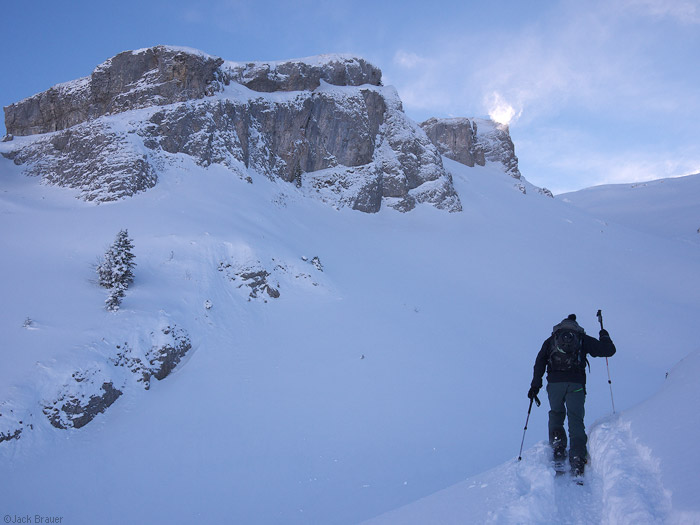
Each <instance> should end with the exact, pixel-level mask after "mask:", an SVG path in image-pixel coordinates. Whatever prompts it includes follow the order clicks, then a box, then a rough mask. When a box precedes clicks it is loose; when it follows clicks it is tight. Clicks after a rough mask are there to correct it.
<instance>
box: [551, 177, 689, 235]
mask: <svg viewBox="0 0 700 525" xmlns="http://www.w3.org/2000/svg"><path fill="white" fill-rule="evenodd" d="M558 197H559V198H560V199H562V200H564V202H568V203H571V204H573V205H575V206H578V207H580V208H583V209H584V210H586V211H588V212H589V213H591V215H595V216H596V217H600V218H601V219H604V220H606V221H611V222H615V223H617V224H623V225H625V226H627V227H629V228H633V229H636V230H639V231H643V232H645V233H651V234H654V235H659V236H662V237H667V238H668V237H670V238H675V239H679V240H684V241H686V242H688V241H689V242H695V243H698V244H700V204H699V201H698V199H699V198H700V173H696V174H695V175H687V176H685V177H676V178H672V179H659V180H652V181H648V182H637V183H634V184H606V185H603V186H594V187H592V188H586V189H584V190H579V191H575V192H571V193H563V194H561V195H559V196H558Z"/></svg>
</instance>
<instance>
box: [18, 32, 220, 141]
mask: <svg viewBox="0 0 700 525" xmlns="http://www.w3.org/2000/svg"><path fill="white" fill-rule="evenodd" d="M223 62H224V61H223V60H222V59H221V58H218V57H212V56H209V55H206V54H204V53H201V52H197V51H194V50H188V49H180V48H173V47H166V46H156V47H152V48H148V49H141V50H137V51H125V52H123V53H119V54H118V55H116V56H115V57H112V58H110V59H109V60H107V61H105V62H104V63H102V64H100V65H99V66H97V67H96V68H95V70H94V71H93V72H92V74H91V75H90V76H88V77H84V78H81V79H78V80H73V81H71V82H66V83H63V84H58V85H56V86H54V87H52V88H50V89H48V90H47V91H44V92H42V93H38V94H36V95H34V96H32V97H29V98H27V99H24V100H22V101H20V102H17V103H15V104H11V105H10V106H7V107H6V108H5V127H6V128H7V132H8V133H9V134H12V135H15V136H21V135H35V134H38V133H48V132H51V131H58V130H62V129H66V128H69V127H71V126H74V125H76V124H79V123H81V122H87V121H88V120H91V119H94V118H97V117H100V116H102V115H107V114H115V113H121V112H124V111H128V110H131V109H137V108H145V107H149V106H154V105H157V106H162V105H166V104H172V103H174V102H181V101H185V100H191V99H198V98H203V97H204V96H205V95H211V94H213V92H214V91H216V90H217V89H219V84H218V83H217V82H216V81H217V80H221V71H220V66H221V65H222V64H223Z"/></svg>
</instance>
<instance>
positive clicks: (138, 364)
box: [112, 325, 192, 390]
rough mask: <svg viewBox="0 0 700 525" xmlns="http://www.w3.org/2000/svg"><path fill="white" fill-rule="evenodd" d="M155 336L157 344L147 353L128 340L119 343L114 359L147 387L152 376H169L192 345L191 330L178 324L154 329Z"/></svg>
mask: <svg viewBox="0 0 700 525" xmlns="http://www.w3.org/2000/svg"><path fill="white" fill-rule="evenodd" d="M151 338H152V340H154V344H153V345H152V346H151V347H150V348H149V349H148V350H147V351H146V352H145V353H139V350H138V349H136V348H134V347H133V346H131V345H129V344H128V343H124V344H123V345H119V346H117V349H118V350H119V352H118V353H117V356H116V358H115V359H113V360H112V362H113V363H114V365H116V366H122V367H125V368H127V369H128V370H130V371H131V373H133V374H134V375H135V376H136V377H137V382H139V383H143V385H144V388H145V389H146V390H148V389H149V388H150V387H151V377H155V378H156V379H158V380H159V381H160V380H162V379H165V378H166V377H167V376H168V375H170V373H171V372H172V371H173V370H174V369H175V367H176V366H177V365H178V364H179V363H180V361H181V360H182V358H183V357H184V356H185V354H187V352H189V350H190V349H191V348H192V343H191V341H190V338H189V336H188V335H187V332H186V331H185V330H183V329H182V328H179V327H177V326H169V325H168V326H166V327H164V328H162V329H161V330H160V331H159V332H152V333H151Z"/></svg>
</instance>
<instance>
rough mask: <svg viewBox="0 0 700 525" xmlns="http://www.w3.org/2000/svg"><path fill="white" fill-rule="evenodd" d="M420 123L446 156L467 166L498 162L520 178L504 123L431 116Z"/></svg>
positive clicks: (516, 177)
mask: <svg viewBox="0 0 700 525" xmlns="http://www.w3.org/2000/svg"><path fill="white" fill-rule="evenodd" d="M420 126H421V127H422V128H423V129H424V130H425V132H426V134H427V135H428V137H429V138H430V140H431V141H432V142H433V144H435V146H436V147H437V148H438V150H439V151H440V154H441V155H444V156H445V157H447V158H448V159H452V160H455V161H457V162H460V163H462V164H466V165H467V166H474V165H479V166H483V165H484V164H485V163H486V161H490V162H500V163H501V164H502V165H503V169H504V170H505V172H506V173H507V174H508V175H510V176H511V177H513V178H514V179H520V178H521V175H520V170H519V169H518V157H516V155H515V146H514V145H513V141H512V140H511V138H510V132H509V130H508V126H506V125H504V124H498V123H496V122H493V121H492V120H487V119H477V118H473V119H469V118H446V119H437V118H431V119H428V120H426V121H425V122H422V123H421V125H420Z"/></svg>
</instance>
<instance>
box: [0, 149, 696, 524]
mask: <svg viewBox="0 0 700 525" xmlns="http://www.w3.org/2000/svg"><path fill="white" fill-rule="evenodd" d="M0 147H2V146H1V145H0ZM176 160H177V162H174V163H173V165H172V166H171V168H170V169H169V171H167V173H165V174H164V175H162V176H161V177H160V179H159V183H158V185H157V186H156V187H155V188H153V189H152V190H149V191H147V192H145V193H142V194H139V195H137V196H135V197H133V198H130V199H126V200H122V201H117V202H113V203H104V204H101V205H98V206H96V205H93V204H88V203H85V202H82V201H79V200H76V199H75V195H76V193H75V192H74V191H72V190H65V189H60V188H55V187H49V186H42V185H40V184H39V181H38V180H37V179H35V178H26V177H24V176H22V175H21V174H20V172H19V168H17V167H16V166H14V165H13V164H12V163H11V162H9V161H7V160H4V159H0V215H1V220H2V226H1V229H0V241H1V243H2V258H1V259H0V271H1V275H2V279H1V280H0V285H1V290H0V297H1V298H2V299H1V301H0V328H1V330H2V334H3V343H2V346H0V360H1V363H0V401H2V403H3V404H2V413H3V414H7V413H10V411H11V413H13V414H15V417H23V418H24V419H25V422H26V421H30V422H31V424H32V428H31V429H29V428H27V429H26V430H25V431H24V432H23V433H22V435H21V437H20V439H19V440H11V441H6V442H4V443H1V444H0V463H1V464H2V472H3V475H2V476H0V514H3V515H7V516H10V519H12V517H13V516H14V517H17V516H19V517H22V516H26V515H31V516H32V517H33V516H35V515H36V514H40V515H43V516H48V515H52V516H61V517H63V521H62V523H70V524H73V523H115V524H117V523H119V524H121V523H199V522H210V523H264V524H267V523H292V524H294V523H314V524H319V523H323V524H346V523H358V522H362V521H364V520H369V519H372V518H374V517H377V516H379V517H378V518H376V522H377V523H411V522H413V523H450V522H452V523H479V522H496V523H562V522H570V523H654V522H659V523H663V522H671V523H672V522H683V523H687V522H693V520H695V522H697V521H698V515H699V514H698V512H700V504H699V503H698V500H697V498H696V494H697V493H698V489H699V488H700V483H699V482H698V476H696V475H694V474H695V473H696V472H697V471H698V467H700V465H699V464H698V463H699V461H698V453H697V443H698V437H700V436H698V429H699V428H700V425H699V424H698V419H697V417H696V414H695V413H696V408H697V406H698V401H699V400H698V393H697V388H696V383H697V377H698V372H700V370H699V366H700V365H699V364H698V360H699V358H698V355H697V353H692V352H694V351H696V350H697V345H698V340H697V318H698V313H699V312H700V308H699V307H700V272H698V268H699V263H700V253H699V252H698V249H697V246H694V245H689V244H687V243H679V242H676V241H672V240H668V239H664V238H660V237H654V236H648V235H645V234H642V233H639V232H635V231H632V230H629V229H626V228H624V227H618V226H616V225H615V224H612V223H607V224H606V223H604V222H602V221H601V220H598V219H596V218H594V217H592V216H590V215H588V214H586V213H585V212H583V211H582V210H579V209H577V208H575V207H572V206H570V205H568V204H566V203H563V202H560V201H557V200H556V199H549V198H546V197H544V196H540V195H537V194H536V192H532V191H531V192H529V193H528V194H527V195H523V194H522V193H521V192H520V191H519V190H517V189H516V188H515V187H514V186H513V179H512V178H510V177H508V176H507V175H505V174H504V173H503V172H502V171H501V170H500V169H499V168H498V167H496V166H494V165H487V166H486V167H476V168H467V167H465V166H462V165H460V164H457V163H455V162H452V161H449V160H447V159H445V160H444V162H445V166H446V167H447V169H448V170H449V171H450V172H451V173H452V174H453V177H454V184H455V187H456V189H457V191H458V192H459V195H460V199H461V201H462V205H463V207H464V211H463V212H460V213H446V212H444V211H440V210H436V209H435V208H433V207H431V206H419V207H418V208H416V209H415V210H413V211H411V212H410V213H405V214H402V213H399V212H396V211H395V210H392V209H389V208H386V207H385V208H384V209H383V210H382V211H381V212H379V213H377V214H371V215H370V214H363V213H358V212H353V211H351V210H348V209H342V210H339V211H338V210H335V209H333V208H332V207H330V206H328V205H326V204H324V203H322V202H320V201H318V200H316V199H312V198H309V197H308V196H307V195H305V193H304V192H305V190H304V187H302V188H301V189H297V188H295V187H294V186H292V185H288V184H285V183H280V182H274V181H270V180H268V179H266V178H265V177H262V176H260V175H257V174H255V173H252V172H251V177H252V179H253V184H249V183H247V182H245V181H244V180H242V179H241V178H240V177H239V176H237V175H232V174H231V173H230V172H229V171H227V170H226V169H225V168H223V167H221V166H216V165H212V166H210V167H208V168H201V167H197V166H195V165H194V164H193V163H191V162H190V160H189V159H188V158H187V157H185V156H177V158H176ZM124 228H126V229H128V231H129V234H130V236H131V237H132V238H133V239H134V245H135V249H134V253H135V256H136V259H135V262H136V263H137V267H136V269H135V281H134V284H133V285H132V286H131V287H130V288H129V290H128V291H127V294H126V297H125V299H124V302H123V303H122V308H121V309H120V310H119V311H118V312H116V313H111V312H107V311H106V310H105V309H104V300H105V298H106V292H105V290H104V289H101V288H99V287H98V286H97V285H96V284H95V272H94V263H95V261H96V259H97V257H98V256H99V255H101V254H102V253H104V251H105V249H106V248H107V246H108V245H109V243H111V242H112V240H113V239H114V236H115V235H116V233H117V232H118V231H119V230H120V229H124ZM314 256H318V257H319V259H320V261H321V263H322V268H323V270H322V271H321V270H320V269H318V268H317V267H315V266H314V265H312V264H310V262H309V261H311V259H312V257H314ZM222 263H223V266H222ZM226 264H231V265H232V267H233V266H236V265H239V266H241V267H242V266H247V267H263V268H265V269H267V270H268V271H269V272H270V274H271V276H272V277H271V279H273V280H274V284H275V285H276V286H277V289H278V290H279V292H280V297H279V298H276V299H274V298H269V297H268V298H267V299H266V300H263V299H262V298H261V297H258V298H250V295H249V291H250V290H249V289H246V287H239V286H238V284H237V283H236V282H235V281H232V280H231V279H230V278H229V277H230V276H228V275H227V273H226V271H220V269H221V268H227V267H226ZM205 305H207V306H208V305H211V308H210V309H207V308H206V307H205ZM599 308H602V309H603V313H604V315H605V322H606V328H608V329H609V330H610V332H611V335H612V337H613V339H614V341H615V343H616V345H617V348H618V353H617V355H616V356H614V357H613V358H611V359H610V369H611V374H612V378H613V387H614V395H615V404H616V407H617V409H618V410H617V412H618V413H617V414H616V415H614V416H613V415H611V414H610V412H611V403H610V392H609V390H608V384H607V375H606V369H605V362H604V361H601V360H600V359H597V360H593V363H592V365H591V372H590V374H589V383H588V392H589V395H588V400H587V405H586V408H587V422H588V425H589V431H590V437H591V439H590V448H591V455H592V465H591V467H590V469H589V472H588V474H587V476H586V477H587V480H586V481H587V483H586V485H585V486H583V487H579V486H573V485H571V484H570V483H567V481H566V480H565V479H556V480H555V479H554V478H553V475H552V472H551V471H550V469H549V467H548V465H547V460H546V455H547V451H546V446H545V444H544V441H543V440H544V439H545V438H546V419H547V412H546V408H545V407H540V408H533V413H532V417H531V419H530V425H529V429H528V433H527V435H526V439H525V452H524V454H523V460H522V461H521V462H517V461H516V459H515V458H516V457H517V453H518V448H519V445H520V440H521V437H522V429H523V423H524V420H525V415H526V410H527V398H526V392H527V390H528V387H529V383H530V379H531V373H532V365H533V362H534V358H535V355H536V353H537V351H538V350H539V348H540V345H541V343H542V341H543V339H544V338H545V337H547V336H548V335H549V333H550V332H551V327H552V326H553V325H554V324H556V323H557V322H559V321H560V320H561V319H562V318H563V317H565V316H566V315H568V314H569V313H577V314H578V316H579V321H580V322H581V324H582V326H583V327H584V328H585V329H586V330H587V331H588V333H591V334H593V335H597V321H596V318H595V312H596V311H597V309H599ZM27 319H31V322H30V323H28V322H27ZM170 323H176V324H177V325H178V326H179V327H182V328H183V329H186V330H187V332H188V333H189V336H190V338H191V340H192V345H193V349H192V350H191V351H190V353H189V354H187V356H186V358H185V360H183V361H182V362H181V363H180V364H179V365H178V366H177V368H176V369H175V371H174V372H173V374H171V375H170V376H168V377H167V378H165V379H164V380H162V381H155V380H154V381H152V385H151V388H150V390H148V391H146V390H144V389H143V388H141V387H136V386H133V385H132V386H129V385H131V384H132V383H129V382H128V381H127V380H126V379H123V378H122V379H120V377H119V374H120V373H123V374H128V372H126V371H122V370H121V369H120V370H117V369H116V367H112V369H110V368H109V362H108V361H109V360H108V357H109V355H110V354H109V352H110V351H113V349H114V348H115V345H116V344H120V342H123V341H129V342H130V343H133V344H137V343H138V342H139V341H141V340H147V339H148V337H149V333H151V332H152V331H153V330H154V329H156V328H157V327H159V326H163V325H164V324H170ZM691 353H692V354H691ZM689 354H690V357H686V356H688V355H689ZM683 358H685V360H684V361H682V362H681V364H679V365H678V366H676V368H673V367H674V365H676V363H678V362H679V361H681V360H682V359H683ZM96 366H98V367H102V368H104V369H105V370H108V371H109V370H111V372H109V373H111V374H113V379H114V380H115V382H116V383H119V381H121V383H119V384H124V385H126V387H125V388H124V395H122V396H121V397H120V398H119V399H118V400H117V401H116V402H115V403H114V404H113V405H112V406H111V407H110V408H109V409H108V410H107V411H106V412H105V413H104V414H101V415H98V416H97V417H96V418H95V420H94V421H92V422H91V423H89V424H88V425H87V426H85V427H83V428H81V429H69V430H59V429H55V428H53V427H52V426H51V425H50V424H49V422H48V420H47V419H46V417H45V416H44V415H43V414H42V413H41V402H42V400H47V399H51V398H52V396H55V393H56V392H57V391H58V390H60V388H61V386H62V385H63V383H64V382H65V381H66V380H67V379H68V378H69V377H70V374H71V372H73V371H75V370H76V369H91V367H96ZM667 372H669V375H668V378H666V373H667ZM116 383H115V384H116ZM648 398H650V400H649V401H646V402H644V403H641V404H640V402H642V401H644V400H646V399H648ZM499 465H500V466H499ZM484 472H485V473H484ZM481 473H484V474H481ZM465 479H466V480H467V481H463V480H465ZM455 484H456V485H455ZM447 487H450V488H447ZM431 494H434V495H433V496H430V495H431ZM421 498H424V499H421ZM412 502H415V503H412ZM411 503H412V504H411ZM408 504H411V505H409V506H406V505H408ZM392 511H393V512H392ZM387 513H388V514H387Z"/></svg>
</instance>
